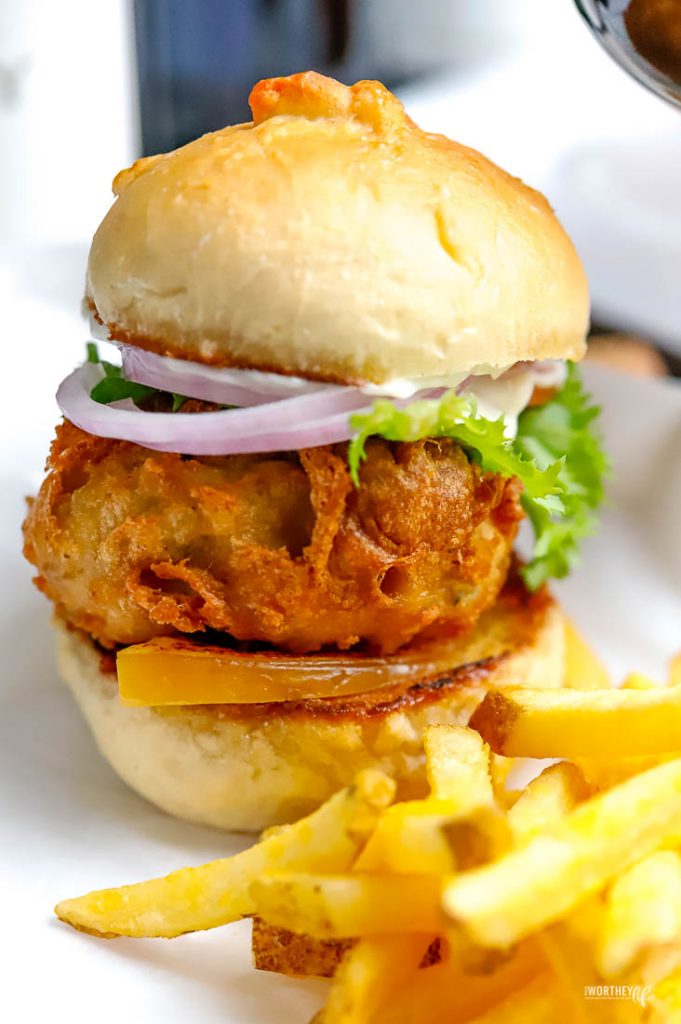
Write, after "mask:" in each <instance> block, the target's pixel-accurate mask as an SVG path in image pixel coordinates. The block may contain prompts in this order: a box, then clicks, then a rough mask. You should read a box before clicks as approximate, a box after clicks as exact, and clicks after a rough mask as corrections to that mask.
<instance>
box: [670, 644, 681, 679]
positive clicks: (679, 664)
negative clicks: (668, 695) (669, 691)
mask: <svg viewBox="0 0 681 1024" xmlns="http://www.w3.org/2000/svg"><path fill="white" fill-rule="evenodd" d="M669 685H670V686H681V651H679V653H678V654H675V655H674V657H673V658H672V660H671V661H670V662H669Z"/></svg>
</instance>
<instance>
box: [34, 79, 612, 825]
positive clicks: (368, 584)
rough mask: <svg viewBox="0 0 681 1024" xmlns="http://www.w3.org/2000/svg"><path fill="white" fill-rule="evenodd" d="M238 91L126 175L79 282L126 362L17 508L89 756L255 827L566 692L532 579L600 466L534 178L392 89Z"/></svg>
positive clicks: (575, 288)
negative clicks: (508, 709) (246, 99)
mask: <svg viewBox="0 0 681 1024" xmlns="http://www.w3.org/2000/svg"><path fill="white" fill-rule="evenodd" d="M250 106H251V109H252V114H253V120H252V121H251V122H249V123H247V124H241V125H236V126H234V127H228V128H225V129H223V130H221V131H216V132H213V133H211V134H208V135H204V136H203V137H202V138H199V139H197V140H196V141H194V142H191V143H190V144H188V145H185V146H183V147H182V148H180V149H178V150H176V151H175V152H172V153H168V154H165V155H159V156H153V157H148V158H144V159H141V160H138V161H137V162H136V163H135V164H133V166H132V167H130V168H128V169H127V170H124V171H122V172H121V173H120V174H119V175H118V176H117V177H116V178H115V180H114V184H113V191H114V194H115V196H116V199H115V201H114V203H113V206H112V207H111V209H110V210H109V212H108V214H107V215H106V217H105V218H104V220H103V222H102V224H101V225H100V227H99V229H98V231H97V233H96V234H95V236H94V240H93V243H92V248H91V251H90V256H89V263H88V271H87V289H86V300H85V301H86V304H87V306H88V308H89V310H90V313H91V317H92V325H93V333H94V336H95V338H96V339H99V340H101V341H102V342H111V343H113V345H114V346H116V347H117V349H118V352H117V353H114V356H113V357H112V356H108V357H107V356H106V353H104V354H103V353H102V351H101V350H102V347H103V345H102V344H97V341H93V342H90V343H89V344H88V346H87V356H86V359H85V361H84V362H83V364H82V365H81V366H79V367H78V368H76V369H75V371H74V372H73V373H71V374H70V375H69V376H68V377H67V378H66V379H65V380H64V381H63V383H62V384H61V386H60V388H59V391H58V396H57V398H58V404H59V406H60V409H61V412H62V413H63V416H64V420H63V422H62V423H61V425H60V426H58V428H57V433H56V438H55V440H54V441H53V443H52V448H51V452H50V456H49V460H48V465H47V475H46V478H45V481H44V483H43V485H42V487H41V489H40V492H39V494H38V495H37V497H36V498H35V499H34V500H33V501H31V502H30V507H29V511H28V516H27V519H26V522H25V525H24V534H25V553H26V556H27V558H28V559H29V561H30V562H32V563H33V565H35V567H36V568H37V576H36V583H37V585H38V587H39V588H40V589H41V590H42V591H43V592H44V593H45V594H46V595H47V596H48V597H49V598H50V599H51V601H52V602H53V604H54V610H55V627H56V632H57V638H58V649H59V665H60V671H61V674H62V676H63V678H64V679H65V681H66V682H67V684H68V685H69V687H70V688H71V690H72V692H73V694H74V696H75V698H76V700H77V701H78V703H79V704H80V706H81V708H82V711H83V713H84V715H85V718H86V719H87V721H88V723H89V724H90V726H91V728H92V730H93V732H94V735H95V738H96V740H97V743H98V745H99V747H100V749H101V751H102V753H103V755H104V756H105V757H106V758H107V759H108V760H109V762H110V763H111V764H112V765H113V767H114V768H115V769H116V771H117V772H118V773H119V774H120V775H121V776H122V777H123V778H124V779H125V780H126V781H127V782H128V783H129V784H130V785H131V786H132V787H133V788H134V789H136V790H137V791H138V792H139V793H141V794H143V795H144V796H145V797H147V798H148V799H149V800H151V801H153V802H154V803H156V804H157V805H159V806H160V807H162V808H164V809H166V810H167V811H169V812H171V813H173V814H176V815H179V816H181V817H183V818H187V819H191V820H193V821H197V822H204V823H208V824H211V825H215V826H219V827H222V828H231V829H239V830H253V829H259V828H262V827H265V826H268V825H272V824H276V823H280V822H285V821H289V820H291V819H293V818H296V817H298V816H300V815H301V814H303V813H306V812H307V811H309V810H310V809H311V808H312V807H314V806H316V805H317V804H319V803H320V802H321V801H323V800H324V799H326V798H327V797H328V795H329V794H330V793H332V792H333V791H334V790H336V789H337V788H338V787H339V786H342V785H344V784H346V783H347V782H348V781H349V780H351V779H352V778H353V776H354V775H355V773H356V772H357V771H358V770H359V769H361V768H364V767H368V766H377V767H380V768H383V769H386V770H388V771H389V772H390V773H391V774H393V775H394V776H395V778H396V779H397V781H398V785H399V787H400V789H401V794H402V796H404V797H410V796H416V795H419V794H420V793H422V792H423V791H424V788H425V780H424V767H423V757H422V747H421V742H420V737H421V733H422V731H423V728H424V726H425V725H426V724H429V723H432V722H459V723H465V722H467V721H468V719H469V718H470V716H471V714H472V712H473V711H474V709H475V707H476V706H477V704H478V703H479V701H480V700H481V698H482V696H483V695H484V693H485V692H486V690H487V689H488V688H489V687H502V686H506V685H509V684H513V683H520V682H522V683H527V684H528V685H533V686H547V687H557V686H560V685H561V682H562V678H563V661H564V620H563V616H562V614H561V611H560V609H559V607H558V605H557V604H556V602H555V601H554V599H553V598H552V597H551V595H550V593H549V591H548V590H547V587H546V581H547V580H548V579H549V578H550V577H561V576H564V575H565V574H566V573H567V572H568V571H569V570H570V568H571V567H572V565H573V564H574V562H575V560H576V558H577V552H578V548H579V544H580V541H581V539H582V538H583V537H584V536H585V535H586V534H588V533H590V532H591V531H592V530H593V528H594V521H595V519H594V511H595V509H596V507H597V505H598V503H599V501H600V499H601V496H602V487H603V483H602V481H603V474H604V470H605V459H604V456H603V454H602V452H601V449H600V447H599V442H598V438H597V436H596V434H595V432H594V423H593V421H594V418H595V416H596V414H597V410H595V409H594V408H593V407H592V406H591V405H590V401H589V398H588V396H587V395H586V394H585V392H584V390H583V387H582V384H581V381H580V377H579V373H578V370H577V368H576V365H575V363H576V361H578V360H579V359H580V358H581V356H582V355H583V353H584V349H585V342H584V338H585V333H586V329H587V322H588V293H587V286H586V282H585V277H584V273H583V270H582V267H581V265H580V262H579V259H578V257H577V255H576V253H575V251H574V249H573V247H572V244H571V243H570V241H569V239H568V238H567V236H566V235H565V233H564V232H563V230H562V228H561V226H560V224H559V223H558V221H557V220H556V218H555V216H554V214H553V212H552V211H551V208H550V207H549V205H548V204H547V202H546V201H545V199H544V198H543V197H542V196H541V195H539V194H538V193H537V192H534V191H532V190H531V189H529V188H527V187H526V186H525V185H523V184H522V183H521V182H520V181H518V180H517V179H515V178H512V177H510V176H509V175H508V174H506V173H504V172H503V171H502V170H500V169H499V168H498V167H496V166H495V165H494V164H492V163H491V162H490V161H488V160H487V159H485V158H484V157H483V156H481V155H480V154H478V153H476V152H474V151H473V150H471V149H467V148H465V147H464V146H461V145H459V144H457V143H455V142H452V141H450V140H449V139H446V138H444V137H442V136H440V135H433V134H429V133H426V132H424V131H421V130H420V129H419V128H418V127H417V126H416V125H415V124H414V123H413V122H412V121H411V120H410V119H409V118H408V117H407V115H406V114H405V112H404V109H403V107H402V105H401V103H400V102H399V101H398V100H397V99H396V98H395V96H393V95H392V94H391V93H390V92H389V91H388V90H387V89H385V88H384V87H383V86H382V85H380V84H379V83H378V82H358V83H357V84H356V85H353V86H352V87H346V86H344V85H341V84H340V83H338V82H336V81H333V80H332V79H329V78H325V77H322V76H321V75H318V74H315V73H312V72H306V73H304V74H298V75H292V76H290V77H287V78H275V79H269V80H267V81H262V82H259V83H258V84H257V85H256V86H255V88H254V89H253V91H252V93H251V96H250ZM111 351H112V352H113V351H114V350H113V349H111ZM523 520H526V522H527V523H528V525H529V529H527V530H525V532H526V533H528V535H529V544H527V543H526V551H525V558H524V560H523V561H521V560H520V559H519V557H518V556H517V555H516V554H515V553H514V544H515V541H516V536H517V534H518V531H519V528H520V527H521V523H522V521H523ZM524 529H525V528H524Z"/></svg>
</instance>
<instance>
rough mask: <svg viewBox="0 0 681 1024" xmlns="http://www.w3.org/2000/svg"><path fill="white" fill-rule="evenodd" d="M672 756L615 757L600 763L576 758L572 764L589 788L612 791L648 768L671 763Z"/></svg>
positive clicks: (586, 758) (587, 758)
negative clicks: (666, 762) (578, 770)
mask: <svg viewBox="0 0 681 1024" xmlns="http://www.w3.org/2000/svg"><path fill="white" fill-rule="evenodd" d="M673 760H674V755H673V754H658V755H657V756H655V755H653V754H648V755H647V756H645V757H617V758H612V760H608V761H601V760H599V759H596V758H590V757H576V758H575V759H574V763H575V764H576V766H577V767H578V768H579V769H580V771H581V772H582V773H583V775H584V778H585V779H586V780H587V782H588V783H589V785H590V786H593V787H594V788H595V789H612V787H613V786H617V785H619V783H620V782H624V781H625V780H626V779H630V778H632V777H633V776H634V775H640V774H641V772H647V771H648V769H649V768H655V767H656V765H658V764H661V763H663V762H665V761H673Z"/></svg>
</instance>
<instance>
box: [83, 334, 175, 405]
mask: <svg viewBox="0 0 681 1024" xmlns="http://www.w3.org/2000/svg"><path fill="white" fill-rule="evenodd" d="M85 351H86V361H87V362H88V363H96V364H97V365H99V366H101V367H102V369H103V370H104V377H103V378H102V379H101V380H100V381H98V382H97V383H96V384H95V386H94V387H93V388H92V390H91V392H90V398H92V399H93V401H95V402H99V404H100V405H109V404H110V403H111V402H120V401H122V400H123V399H124V398H131V399H132V400H133V402H141V401H143V400H144V399H145V398H149V397H150V396H151V395H164V394H166V392H164V391H158V390H157V389H156V388H151V387H148V386H147V385H146V384H137V383H136V382H135V381H134V380H128V379H127V377H125V376H124V375H123V368H122V367H121V366H116V365H115V364H114V363H107V362H106V360H105V359H100V356H99V349H98V348H97V346H96V345H95V343H94V342H93V341H89V342H88V343H87V345H86V346H85ZM170 398H171V400H172V411H173V412H179V411H180V409H181V408H182V406H183V405H184V403H185V402H186V401H187V398H186V396H185V395H176V394H174V393H172V394H171V395H170Z"/></svg>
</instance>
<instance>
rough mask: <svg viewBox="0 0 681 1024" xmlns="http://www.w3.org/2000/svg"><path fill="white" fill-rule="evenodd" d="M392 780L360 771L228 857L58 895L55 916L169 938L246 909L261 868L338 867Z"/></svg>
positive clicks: (369, 824) (97, 928)
mask: <svg viewBox="0 0 681 1024" xmlns="http://www.w3.org/2000/svg"><path fill="white" fill-rule="evenodd" d="M394 792H395V784H394V782H393V780H392V779H390V778H388V776H387V775H384V774H383V773H382V772H378V771H373V770H367V771H365V772H361V773H360V775H358V777H357V779H356V781H355V784H354V785H353V786H351V787H350V788H348V789H344V790H341V791H340V792H339V793H336V794H335V796H333V797H331V799H330V800H328V801H327V802H326V803H325V804H322V806H321V807H320V808H319V809H318V810H316V811H314V813H313V814H311V815H309V816H308V817H307V818H303V819H302V820H301V821H298V822H296V824H294V825H288V826H285V827H284V828H281V829H278V830H277V831H274V832H272V833H270V834H269V835H268V837H267V838H266V839H264V840H263V841H262V842H259V843H256V844H255V845H254V846H252V847H250V849H248V850H244V851H243V853H239V854H237V855H236V856H235V857H228V858H225V859H223V860H216V861H212V862H211V863H209V864H203V865H201V866H200V867H196V868H184V869H182V870H180V871H174V872H173V873H172V874H170V875H166V876H165V877H163V878H155V879H152V880H151V881H149V882H139V883H137V884H136V885H125V886H121V887H120V888H117V889H101V890H99V891H98V892H93V893H90V894H89V895H87V896H81V897H80V898H78V899H71V900H64V901H63V902H61V903H59V904H58V905H57V907H56V908H55V912H56V914H57V917H59V918H60V919H61V920H62V921H65V922H66V923H67V924H70V925H72V926H73V927H74V928H77V929H79V930H80V931H85V932H89V933H90V934H94V935H103V936H107V937H113V936H116V935H127V936H131V937H136V938H140V937H152V936H159V937H162V938H171V937H173V936H175V935H182V934H183V933H185V932H191V931H199V930H202V929H205V928H215V927H217V926H218V925H222V924H227V923H228V922H230V921H235V920H237V919H238V918H239V917H243V916H245V915H247V914H252V913H253V912H254V910H255V907H254V905H253V903H252V901H251V898H250V895H249V886H250V882H251V881H252V880H253V879H254V878H257V877H259V876H260V875H261V874H263V873H264V872H266V871H269V870H272V869H273V868H277V869H279V870H286V869H296V870H304V869H309V870H315V871H345V870H348V869H349V868H350V866H351V865H352V863H353V861H354V860H355V858H356V856H357V853H358V851H359V850H360V849H361V847H362V846H363V844H364V842H365V841H366V839H367V837H368V836H369V835H370V834H371V832H372V831H373V829H374V826H375V825H376V822H377V821H378V819H379V817H380V815H381V814H382V813H383V811H384V810H385V808H386V807H387V806H388V805H389V804H390V802H391V800H392V799H393V796H394Z"/></svg>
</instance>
